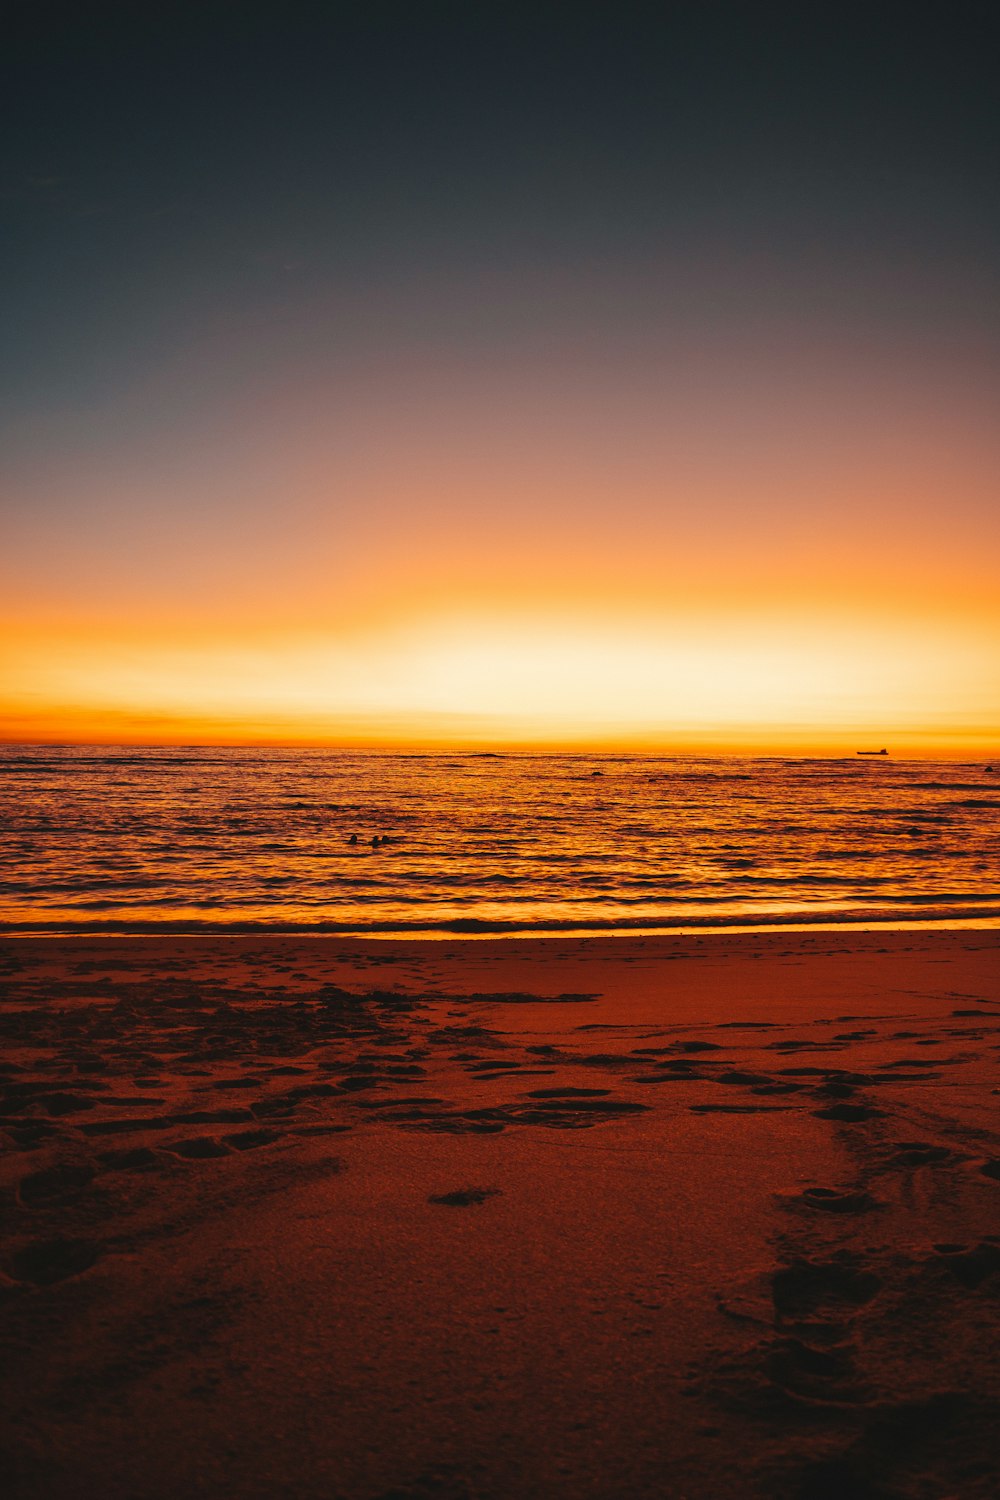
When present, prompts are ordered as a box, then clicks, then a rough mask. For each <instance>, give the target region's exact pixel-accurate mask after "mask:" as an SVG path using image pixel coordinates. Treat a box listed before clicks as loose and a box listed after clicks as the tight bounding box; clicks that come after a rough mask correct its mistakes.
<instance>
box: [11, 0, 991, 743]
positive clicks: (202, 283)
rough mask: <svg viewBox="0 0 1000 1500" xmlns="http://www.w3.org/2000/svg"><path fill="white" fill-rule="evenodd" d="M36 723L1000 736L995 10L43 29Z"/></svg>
mask: <svg viewBox="0 0 1000 1500" xmlns="http://www.w3.org/2000/svg"><path fill="white" fill-rule="evenodd" d="M8 12H9V21H7V22H5V45H4V49H3V54H4V55H3V59H2V63H0V69H2V77H0V98H2V99H3V101H4V102H3V104H2V105H0V108H2V111H3V117H4V118H3V126H2V130H0V136H2V140H3V148H2V164H0V216H2V219H3V235H2V251H0V273H2V274H0V296H2V299H3V303H4V306H3V309H2V326H3V327H4V329H5V335H4V338H3V340H2V343H0V500H2V506H0V543H2V545H0V630H2V646H0V737H2V738H4V739H6V740H8V741H48V740H57V741H74V740H80V741H98V742H111V743H124V742H135V741H139V742H143V743H158V742H168V743H177V742H183V743H199V742H216V741H223V742H236V743H239V742H247V741H248V742H259V741H275V742H291V743H294V742H299V741H302V742H308V743H330V744H343V745H369V744H370V745H404V746H417V747H419V746H439V745H440V746H443V745H449V746H451V745H455V746H461V745H469V746H473V745H478V746H482V745H494V744H495V745H501V746H502V745H510V746H518V747H531V746H559V747H573V746H578V747H581V748H610V747H621V748H633V747H634V748H651V749H652V748H655V749H662V750H666V751H674V750H676V751H686V750H708V751H715V750H721V751H747V752H754V753H757V752H761V753H769V752H774V753H783V752H787V753H801V752H807V753H830V752H833V753H839V752H840V751H843V750H847V751H848V752H851V751H853V749H855V748H863V747H864V748H867V747H873V748H881V746H882V745H883V744H889V745H890V747H891V748H892V750H893V752H894V753H900V754H914V755H930V754H945V755H952V756H964V755H971V756H973V757H977V756H979V755H995V754H997V753H1000V496H998V476H1000V422H998V421H997V411H998V403H997V397H998V392H1000V381H998V369H1000V359H998V355H1000V327H998V324H1000V297H998V291H1000V287H998V280H1000V214H998V202H997V183H998V156H1000V153H998V144H1000V142H998V136H1000V110H998V108H997V105H996V100H995V80H994V77H993V66H992V65H993V59H994V58H995V41H996V36H995V31H996V25H995V21H994V19H993V16H992V7H990V6H988V5H986V4H981V5H980V4H969V3H958V4H955V5H951V6H949V7H948V8H947V9H945V8H944V7H936V8H934V9H933V11H932V8H930V7H907V8H902V7H896V6H889V5H880V4H878V3H871V4H867V5H865V6H860V5H858V6H851V5H844V4H838V5H833V4H823V3H813V4H809V5H808V6H803V5H794V6H792V5H789V6H787V7H785V6H781V5H774V6H771V5H751V4H742V5H736V4H728V5H722V4H711V3H707V0H702V3H692V4H674V5H671V4H669V3H661V4H659V5H655V6H654V5H649V6H639V5H630V4H616V5H614V6H612V5H599V6H591V7H588V6H586V5H584V4H582V3H575V4H566V5H556V4H545V3H541V0H540V3H538V4H535V5H531V6H520V5H518V4H515V3H506V4H503V5H496V6H492V5H490V4H486V3H483V4H476V5H474V6H470V5H468V4H452V5H445V4H434V3H426V4H422V5H419V6H417V5H413V4H409V5H389V4H379V3H377V0H367V3H364V4H352V5H339V4H337V3H331V0H326V3H316V4H302V3H297V0H288V3H285V4H282V5H277V4H268V5H254V4H253V3H249V0H244V3H239V4H235V3H233V4H223V3H218V0H203V3H199V4H197V5H195V4H192V3H188V4H174V5H171V4H162V5H157V6H145V5H144V6H136V5H134V4H128V5H117V6H116V5H108V6H105V5H101V4H97V3H94V4H90V3H88V4H86V5H83V6H80V5H77V6H73V7H60V6H56V5H48V4H45V3H43V0H30V3H24V0H14V3H13V4H12V5H11V6H9V7H8Z"/></svg>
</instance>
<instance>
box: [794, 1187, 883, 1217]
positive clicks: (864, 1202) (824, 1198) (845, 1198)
mask: <svg viewBox="0 0 1000 1500" xmlns="http://www.w3.org/2000/svg"><path fill="white" fill-rule="evenodd" d="M799 1201H800V1202H802V1203H805V1204H807V1205H808V1206H809V1207H810V1208H819V1209H822V1210H823V1212H824V1213H830V1214H863V1213H867V1212H868V1210H869V1209H872V1208H875V1207H876V1206H877V1205H876V1203H875V1199H874V1198H873V1197H872V1196H871V1194H870V1193H866V1192H863V1191H862V1192H851V1191H850V1190H849V1189H848V1190H846V1191H842V1190H840V1189H838V1188H824V1187H810V1188H806V1189H805V1191H804V1192H803V1193H802V1194H801V1197H800V1200H799Z"/></svg>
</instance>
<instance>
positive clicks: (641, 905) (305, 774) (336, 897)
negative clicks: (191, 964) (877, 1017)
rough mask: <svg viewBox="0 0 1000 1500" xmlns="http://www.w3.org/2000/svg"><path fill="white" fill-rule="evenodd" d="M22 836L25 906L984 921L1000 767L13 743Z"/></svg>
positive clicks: (997, 838) (41, 915)
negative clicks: (995, 771)
mask: <svg viewBox="0 0 1000 1500" xmlns="http://www.w3.org/2000/svg"><path fill="white" fill-rule="evenodd" d="M353 838H356V842H353V841H352V839H353ZM373 839H379V840H380V841H381V840H383V839H385V840H386V842H379V843H378V844H377V845H376V846H373V844H372V840H373ZM0 849H2V856H0V858H2V863H0V925H2V926H3V927H4V928H6V929H7V930H34V931H65V932H72V931H87V930H97V931H101V930H106V931H149V932H155V931H160V930H184V931H197V930H199V929H205V930H218V929H224V928H232V929H235V930H241V929H242V930H255V929H257V928H265V929H268V928H270V929H275V930H293V931H295V930H302V929H315V930H317V931H334V932H342V933H357V934H365V933H387V934H388V933H394V932H400V933H403V932H407V933H413V932H426V933H441V934H445V933H468V934H477V933H505V932H537V933H544V932H566V931H585V932H614V931H623V930H632V931H634V930H637V929H644V930H650V931H655V930H670V929H677V928H691V927H713V926H740V927H746V926H749V927H765V926H770V925H774V924H780V923H796V924H799V923H807V924H810V923H821V924H826V923H831V922H838V923H839V922H910V921H921V922H933V921H937V922H941V921H955V920H958V921H967V922H973V921H983V920H986V919H991V918H998V917H1000V773H998V774H993V773H990V772H988V771H987V770H986V769H985V767H984V765H983V764H982V763H979V764H975V765H971V764H970V765H963V764H956V763H955V762H947V763H931V762H928V761H909V762H907V761H897V760H894V759H892V758H890V757H887V758H882V757H877V758H875V757H873V758H866V757H860V756H855V757H851V758H845V759H838V760H792V759H736V758H711V759H708V758H692V757H679V756H645V755H643V756H640V755H627V756H624V755H621V756H613V755H600V756H598V755H582V754H577V755H527V754H503V755H488V754H450V755H441V754H433V755H430V754H428V755H423V754H396V753H375V752H365V753H359V752H343V751H333V750H313V749H309V750H298V749H296V750H289V749H265V750H261V749H256V748H253V749H249V748H248V749H228V748H227V749H219V748H215V747H213V748H194V749H188V748H175V747H172V748H169V749H160V748H157V749H135V748H132V747H127V748H121V749H108V748H105V747H99V748H95V747H92V746H87V747H58V748H53V747H51V746H37V747H36V746H5V747H0Z"/></svg>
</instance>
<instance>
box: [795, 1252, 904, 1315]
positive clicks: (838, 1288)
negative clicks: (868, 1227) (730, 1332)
mask: <svg viewBox="0 0 1000 1500" xmlns="http://www.w3.org/2000/svg"><path fill="white" fill-rule="evenodd" d="M881 1286H882V1281H881V1278H880V1277H878V1276H876V1275H875V1273H874V1272H873V1271H869V1270H867V1269H866V1268H865V1267H864V1266H863V1265H861V1264H860V1263H859V1262H858V1260H857V1259H856V1258H855V1257H854V1256H851V1255H843V1256H839V1257H836V1258H834V1259H833V1260H828V1261H814V1260H794V1261H792V1262H791V1264H790V1265H787V1266H782V1267H781V1269H780V1270H778V1271H776V1272H775V1273H774V1276H773V1277H772V1279H771V1295H772V1297H773V1300H774V1310H775V1312H776V1313H777V1315H778V1317H779V1318H788V1317H791V1318H801V1317H809V1316H810V1315H811V1314H813V1313H815V1312H816V1311H817V1310H818V1309H819V1308H821V1307H825V1306H828V1305H831V1304H832V1305H834V1306H836V1305H842V1304H845V1303H846V1304H847V1305H849V1306H852V1307H863V1306H864V1305H865V1304H866V1303H868V1302H871V1300H872V1299H873V1297H875V1296H876V1295H877V1294H878V1292H879V1291H880V1290H881Z"/></svg>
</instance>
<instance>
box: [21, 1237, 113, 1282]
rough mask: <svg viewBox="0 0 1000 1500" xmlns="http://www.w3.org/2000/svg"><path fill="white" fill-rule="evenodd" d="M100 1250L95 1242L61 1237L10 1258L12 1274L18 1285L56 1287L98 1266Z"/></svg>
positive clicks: (25, 1248)
mask: <svg viewBox="0 0 1000 1500" xmlns="http://www.w3.org/2000/svg"><path fill="white" fill-rule="evenodd" d="M99 1254H100V1249H99V1247H98V1246H97V1245H95V1244H94V1243H93V1241H91V1240H74V1239H67V1238H63V1237H61V1236H60V1237H59V1238H57V1239H52V1240H39V1241H38V1242H37V1243H35V1244H34V1245H25V1246H24V1247H23V1248H22V1249H21V1250H17V1251H15V1252H14V1254H13V1255H12V1256H11V1258H10V1273H11V1276H12V1277H13V1278H14V1280H15V1281H27V1282H30V1283H31V1284H32V1285H34V1286H53V1285H54V1284H55V1283H56V1282H57V1281H65V1280H66V1279H67V1278H68V1277H70V1276H79V1275H80V1274H81V1272H83V1271H87V1270H89V1269H90V1267H91V1266H92V1265H93V1264H94V1262H95V1261H96V1260H97V1258H98V1256H99Z"/></svg>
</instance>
